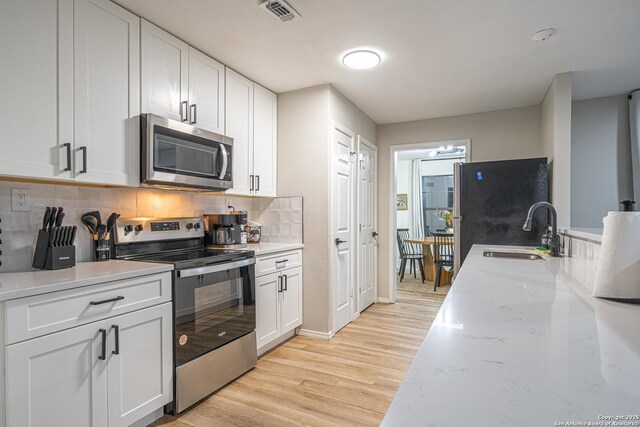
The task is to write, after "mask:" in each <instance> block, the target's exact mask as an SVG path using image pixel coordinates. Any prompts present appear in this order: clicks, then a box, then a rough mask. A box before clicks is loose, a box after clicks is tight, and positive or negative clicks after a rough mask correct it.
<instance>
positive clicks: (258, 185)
mask: <svg viewBox="0 0 640 427" xmlns="http://www.w3.org/2000/svg"><path fill="white" fill-rule="evenodd" d="M258 191H260V175H256V193H257V192H258Z"/></svg>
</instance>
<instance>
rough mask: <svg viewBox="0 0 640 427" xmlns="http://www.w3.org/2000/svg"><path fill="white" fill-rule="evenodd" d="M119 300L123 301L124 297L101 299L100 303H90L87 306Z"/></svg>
mask: <svg viewBox="0 0 640 427" xmlns="http://www.w3.org/2000/svg"><path fill="white" fill-rule="evenodd" d="M121 299H124V297H115V298H109V299H103V300H102V301H91V302H90V303H89V304H91V305H100V304H108V303H110V302H116V301H120V300H121Z"/></svg>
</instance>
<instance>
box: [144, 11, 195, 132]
mask: <svg viewBox="0 0 640 427" xmlns="http://www.w3.org/2000/svg"><path fill="white" fill-rule="evenodd" d="M141 21H142V24H141V32H142V36H141V54H142V57H141V58H142V60H141V65H140V67H141V70H140V71H141V75H142V77H141V78H142V112H143V113H154V114H157V115H159V116H162V117H166V118H168V119H173V120H180V121H186V120H187V114H188V102H189V72H188V70H189V45H187V44H186V43H185V42H183V41H182V40H179V39H177V38H176V37H174V36H172V35H171V34H169V33H167V32H166V31H164V30H162V29H160V28H158V27H156V26H155V25H153V24H152V23H150V22H148V21H145V20H144V19H142V20H141Z"/></svg>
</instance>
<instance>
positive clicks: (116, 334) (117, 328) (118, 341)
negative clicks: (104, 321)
mask: <svg viewBox="0 0 640 427" xmlns="http://www.w3.org/2000/svg"><path fill="white" fill-rule="evenodd" d="M111 329H113V330H114V332H115V339H116V342H115V344H116V346H115V349H114V350H113V351H112V352H111V353H113V354H120V328H119V327H118V325H111Z"/></svg>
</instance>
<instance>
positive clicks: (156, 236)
mask: <svg viewBox="0 0 640 427" xmlns="http://www.w3.org/2000/svg"><path fill="white" fill-rule="evenodd" d="M113 235H114V247H113V252H114V254H113V255H114V257H115V258H117V259H123V260H132V261H146V262H161V263H169V264H173V265H174V271H173V310H174V337H173V338H174V363H175V377H174V379H175V381H174V384H175V385H174V389H175V390H174V401H173V403H172V404H170V405H168V406H167V407H166V408H165V409H166V410H167V411H168V412H172V413H179V412H182V411H184V410H185V409H187V408H189V407H190V406H192V405H193V404H195V403H197V402H198V401H200V400H202V399H203V398H205V397H207V396H208V395H209V394H211V393H213V392H214V391H216V390H218V389H219V388H221V387H222V386H224V385H225V384H227V383H228V382H230V381H232V380H233V379H235V378H237V377H238V376H240V375H242V374H243V373H245V372H247V371H248V370H250V369H251V368H253V367H254V366H255V365H256V363H257V348H256V333H255V326H256V316H255V256H254V252H252V251H243V250H230V249H207V248H206V247H205V246H204V227H203V219H202V218H158V219H149V218H143V219H139V218H138V219H137V218H125V219H118V221H117V223H116V226H115V232H114V233H113Z"/></svg>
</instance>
